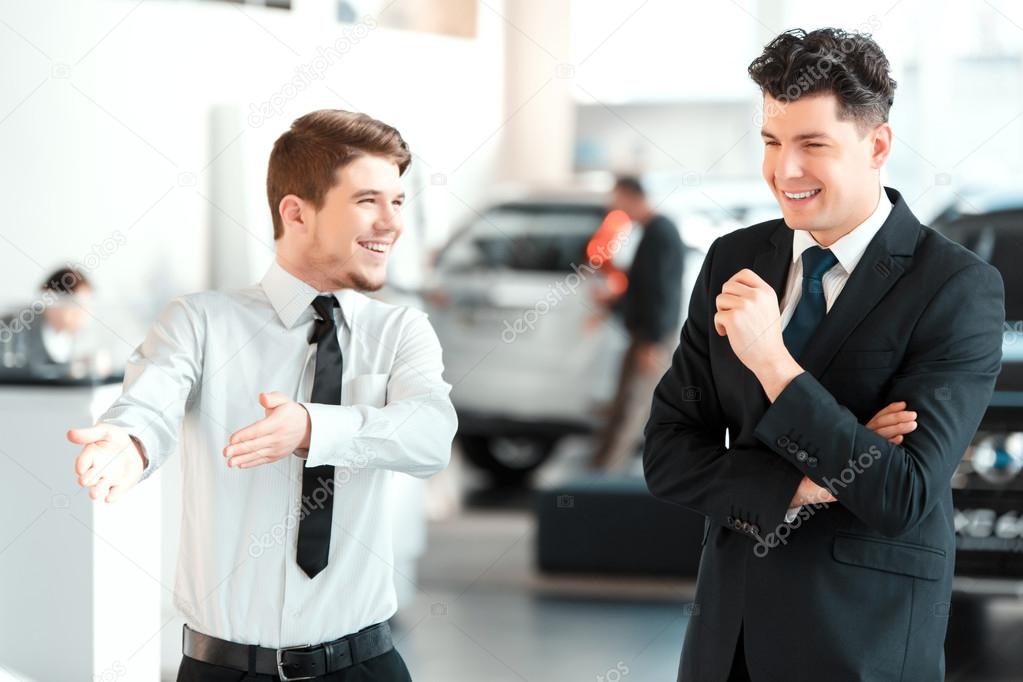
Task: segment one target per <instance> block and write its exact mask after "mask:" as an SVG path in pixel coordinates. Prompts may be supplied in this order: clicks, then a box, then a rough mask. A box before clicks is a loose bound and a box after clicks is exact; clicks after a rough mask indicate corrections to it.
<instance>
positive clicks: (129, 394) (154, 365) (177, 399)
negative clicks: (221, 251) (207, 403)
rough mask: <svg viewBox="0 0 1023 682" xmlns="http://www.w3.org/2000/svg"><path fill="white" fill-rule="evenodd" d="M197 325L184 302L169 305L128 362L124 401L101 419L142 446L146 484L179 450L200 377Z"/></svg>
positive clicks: (200, 332) (112, 406)
mask: <svg viewBox="0 0 1023 682" xmlns="http://www.w3.org/2000/svg"><path fill="white" fill-rule="evenodd" d="M199 320H200V318H199V316H198V315H197V314H196V313H195V311H194V310H193V309H192V307H191V306H190V305H189V304H188V303H187V302H186V300H185V299H183V298H176V299H174V300H172V301H171V302H170V303H168V304H167V306H166V307H165V308H164V310H163V312H161V313H160V316H159V317H158V318H157V320H156V322H155V323H154V324H153V326H152V327H151V328H150V329H149V332H148V333H147V334H146V338H145V340H144V341H143V342H142V344H141V345H140V346H138V347H137V348H136V349H135V350H134V352H133V353H132V354H131V356H130V357H129V358H128V364H127V366H126V367H125V371H124V388H123V391H122V393H121V395H120V397H118V399H117V400H116V401H114V404H113V405H111V406H110V408H109V409H108V410H107V411H106V412H105V413H103V415H102V416H101V417H100V418H99V421H100V422H102V423H105V424H111V425H113V426H119V427H121V428H122V429H124V430H125V431H127V432H128V434H129V435H130V436H133V437H134V438H136V439H137V440H138V441H139V442H140V443H141V444H142V447H143V449H144V450H145V453H144V454H145V456H146V459H147V460H148V463H147V465H146V467H145V469H144V470H143V472H142V480H145V479H146V478H149V476H150V475H151V474H152V473H153V472H154V471H155V470H156V469H158V468H159V467H160V466H161V465H162V464H163V463H164V462H165V461H166V460H167V458H168V457H169V456H170V455H171V454H172V453H173V452H174V450H175V448H176V447H177V444H178V434H179V431H180V428H181V419H182V417H183V416H184V413H185V406H186V404H187V402H188V399H189V397H190V396H191V394H192V392H193V390H194V389H195V388H196V386H198V384H199V380H200V376H201V373H202V370H201V368H202V343H201V341H200V339H201V338H202V336H203V330H202V328H201V325H200V322H199Z"/></svg>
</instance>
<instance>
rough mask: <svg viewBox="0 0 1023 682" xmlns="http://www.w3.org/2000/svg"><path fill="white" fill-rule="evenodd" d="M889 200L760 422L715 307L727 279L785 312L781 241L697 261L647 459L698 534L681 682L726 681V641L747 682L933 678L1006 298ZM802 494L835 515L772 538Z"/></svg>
mask: <svg viewBox="0 0 1023 682" xmlns="http://www.w3.org/2000/svg"><path fill="white" fill-rule="evenodd" d="M885 191H886V192H887V193H888V196H889V197H890V198H891V200H892V202H893V203H894V207H893V209H892V212H891V215H890V216H889V218H888V220H887V221H885V223H884V225H883V226H882V228H881V229H880V231H879V232H878V233H877V234H876V235H875V236H874V238H873V239H872V241H871V242H870V244H869V246H868V247H867V250H866V252H865V254H864V256H863V258H862V260H861V261H860V262H859V264H858V265H857V267H856V269H855V270H854V271H853V273H852V275H851V277H850V279H849V281H848V282H847V283H846V285H845V288H844V289H843V291H842V293H841V295H840V296H839V297H838V299H837V300H836V301H835V302H834V304H833V305H832V308H831V311H830V312H829V314H828V315H827V317H826V318H825V319H824V321H823V322H822V323H821V326H820V327H819V328H818V329H817V331H816V333H815V335H814V337H813V339H812V341H811V342H810V344H809V345H808V346H807V348H806V350H805V351H804V352H803V354H802V356H801V357H797V358H796V360H797V361H798V362H799V363H800V365H801V366H802V367H803V368H804V369H805V372H803V373H802V374H800V375H799V376H798V377H796V379H794V380H793V381H792V382H791V383H790V384H789V385H788V386H787V387H786V388H785V390H784V391H783V392H782V393H781V395H779V396H778V398H777V400H776V401H775V402H774V403H773V404H771V403H770V402H769V401H768V399H767V397H766V395H765V393H764V391H763V389H762V388H761V386H760V384H759V382H758V381H757V379H756V378H755V377H754V375H753V374H752V372H750V371H749V370H747V369H746V368H745V366H743V364H742V363H741V362H740V361H739V359H738V358H737V357H736V356H735V353H733V352H732V349H731V347H730V346H729V343H728V339H727V338H725V337H719V336H718V335H717V333H716V332H715V331H714V324H713V316H714V313H715V305H714V298H715V296H716V295H717V294H718V293H720V291H721V287H722V285H723V284H724V282H725V281H726V280H727V279H728V278H730V277H731V276H732V275H733V274H735V273H736V272H738V271H739V270H741V269H742V268H752V269H753V270H754V271H756V272H757V274H759V275H760V276H761V277H762V278H763V279H764V280H765V281H767V282H769V283H770V284H771V285H772V286H773V287H774V289H775V290H776V291H777V292H778V294H779V298H780V297H781V294H782V292H783V291H784V287H785V280H786V275H787V272H788V268H789V265H790V263H791V254H792V231H791V229H790V228H789V227H788V226H787V225H786V224H785V223H784V222H783V221H781V220H775V221H771V222H767V223H762V224H760V225H756V226H753V227H750V228H746V229H743V230H739V231H737V232H734V233H731V234H728V235H725V236H723V237H721V238H719V239H718V240H717V241H715V242H714V244H713V246H712V247H711V249H710V250H709V252H708V254H707V258H706V260H705V262H704V264H703V268H702V270H701V272H700V276H699V279H698V281H697V283H696V286H695V289H694V290H693V295H692V299H691V302H690V309H689V317H688V319H687V320H686V322H685V325H684V326H683V329H682V335H681V343H680V345H679V347H678V349H677V350H676V351H675V354H674V357H673V361H672V367H671V369H670V370H669V371H668V372H667V374H665V376H664V377H663V378H662V379H661V382H660V384H659V385H658V387H657V389H656V391H655V393H654V398H653V407H652V413H651V417H650V421H649V423H648V424H647V427H646V444H645V451H644V459H643V463H644V469H645V472H646V480H647V485H648V486H649V488H650V490H651V491H652V492H653V494H654V495H656V496H658V497H660V498H662V499H665V500H668V501H671V502H675V503H678V504H680V505H683V506H685V507H688V508H690V509H693V510H695V511H697V512H699V513H701V514H703V515H705V516H706V518H707V530H706V533H705V536H704V549H703V556H702V558H701V561H700V570H699V577H698V585H697V595H696V603H695V604H694V607H693V615H692V617H691V618H690V620H689V625H688V629H687V631H686V637H685V644H684V648H683V654H682V662H681V666H680V670H679V680H686V681H687V682H717V681H718V680H725V679H726V676H727V674H728V669H729V665H730V664H731V661H732V655H733V652H734V650H735V644H736V638H737V636H738V633H739V627H740V625H742V626H743V628H744V639H745V653H746V657H747V660H748V662H749V665H750V672H751V673H752V675H753V679H754V680H756V681H757V682H760V681H761V680H764V681H769V680H770V681H773V680H784V681H785V682H799V681H801V680H822V679H826V680H829V682H842V681H844V680H906V681H909V680H914V681H915V680H920V681H921V682H923V681H926V682H935V681H937V680H941V679H943V678H944V655H943V642H944V638H945V631H946V624H947V618H948V610H949V599H950V594H951V584H952V573H953V563H954V555H955V538H954V529H953V518H952V514H953V507H952V491H951V486H950V480H951V477H952V474H953V471H954V470H955V468H956V466H957V464H958V462H959V460H960V459H961V457H962V455H963V453H964V451H965V449H966V447H967V446H968V445H969V443H970V440H971V439H972V437H973V435H974V433H975V431H976V429H977V426H978V424H979V423H980V419H981V417H982V416H983V413H984V411H985V408H986V407H987V405H988V402H989V400H990V397H991V394H992V391H993V388H994V383H995V378H996V377H997V375H998V372H999V368H1000V362H1001V348H1002V325H1003V322H1004V315H1005V313H1004V297H1003V287H1002V280H1001V277H1000V275H999V274H998V271H997V270H995V268H993V267H991V266H990V265H988V264H987V263H985V262H983V261H981V260H980V259H979V258H977V257H976V256H975V255H974V254H973V253H972V252H970V251H968V250H967V249H965V248H963V247H961V246H959V245H957V244H955V243H953V242H951V241H949V240H947V239H945V238H944V237H942V236H941V235H939V234H937V233H936V232H934V231H933V230H931V229H930V228H928V227H925V226H922V225H921V224H920V223H919V221H917V219H916V218H915V217H914V216H913V214H912V213H911V212H910V210H909V208H908V207H907V206H906V202H905V201H904V200H903V199H902V197H901V196H900V195H899V193H898V192H896V191H894V190H891V189H888V188H886V190H885ZM898 400H905V401H906V402H907V403H908V409H911V410H916V411H917V412H918V418H917V421H918V427H917V429H916V430H915V431H913V432H912V433H910V434H908V435H907V436H906V437H905V440H904V441H903V444H902V445H901V446H897V445H893V444H891V443H889V442H888V441H886V440H885V439H884V438H882V437H881V436H878V435H877V434H875V433H874V432H872V431H870V430H869V429H867V428H866V427H865V426H863V425H864V424H865V423H866V422H867V421H869V420H870V418H871V417H872V416H873V415H874V414H875V413H876V412H877V411H878V410H880V409H881V408H882V407H884V406H886V405H887V404H888V403H890V402H894V401H898ZM726 430H727V431H728V436H729V443H730V444H729V446H728V447H725V444H724V435H725V431H726ZM804 475H806V476H808V477H810V478H811V479H812V480H813V481H814V482H816V483H817V484H819V485H822V486H825V487H829V488H831V489H833V490H834V494H835V496H836V497H837V498H838V502H836V503H832V504H830V505H827V506H826V507H824V506H821V507H806V508H804V509H803V510H802V512H801V515H800V517H799V518H798V519H797V520H796V521H794V522H793V523H792V524H786V523H785V522H784V516H785V512H786V510H787V507H788V504H789V501H790V500H791V499H792V496H793V494H794V493H795V491H796V488H797V486H798V484H799V482H800V480H801V479H802V478H803V476H804Z"/></svg>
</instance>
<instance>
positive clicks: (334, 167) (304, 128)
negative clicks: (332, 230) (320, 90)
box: [266, 109, 412, 240]
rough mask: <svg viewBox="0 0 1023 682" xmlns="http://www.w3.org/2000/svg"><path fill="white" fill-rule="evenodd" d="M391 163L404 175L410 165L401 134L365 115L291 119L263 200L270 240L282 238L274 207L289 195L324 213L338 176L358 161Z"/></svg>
mask: <svg viewBox="0 0 1023 682" xmlns="http://www.w3.org/2000/svg"><path fill="white" fill-rule="evenodd" d="M367 155H372V156H384V157H387V158H390V159H393V160H394V163H395V164H397V166H398V173H399V174H404V172H405V169H407V168H408V166H409V163H410V162H411V160H412V154H411V153H410V152H409V148H408V145H407V144H406V143H405V140H404V139H402V137H401V133H399V132H398V131H397V130H395V129H394V128H392V127H391V126H389V125H387V124H386V123H382V122H380V121H378V120H376V119H374V118H370V117H369V116H367V115H366V114H359V113H354V112H351V111H342V110H341V109H321V110H320V111H314V112H312V113H309V114H306V115H305V116H302V117H301V118H297V119H295V122H294V123H292V124H291V128H290V129H289V130H288V131H287V132H286V133H284V134H283V135H281V136H280V137H279V138H277V141H276V142H275V143H274V148H273V151H271V152H270V164H269V167H268V168H267V172H266V196H267V199H268V200H269V202H270V214H271V215H272V216H273V222H274V240H277V239H280V238H281V236H282V235H283V234H284V225H283V223H282V222H281V216H280V213H279V211H278V207H279V206H280V204H281V199H283V198H284V197H286V196H287V195H289V194H294V195H296V196H299V197H301V198H303V199H305V200H306V201H308V202H310V203H312V204H313V206H315V207H316V209H317V210H319V209H321V208H323V203H324V201H325V200H326V195H327V191H328V190H329V189H330V188H331V187H333V186H334V185H335V184H337V175H336V172H337V171H338V170H339V169H340V168H342V167H344V166H345V165H347V164H349V163H351V162H352V161H354V160H355V159H357V158H359V157H362V156H367Z"/></svg>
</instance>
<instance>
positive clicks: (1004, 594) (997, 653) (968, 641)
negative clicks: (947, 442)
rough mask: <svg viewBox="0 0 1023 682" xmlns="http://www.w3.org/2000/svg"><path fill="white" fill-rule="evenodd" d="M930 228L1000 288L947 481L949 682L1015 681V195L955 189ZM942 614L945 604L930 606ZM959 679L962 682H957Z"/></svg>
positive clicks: (1022, 285)
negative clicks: (981, 405)
mask: <svg viewBox="0 0 1023 682" xmlns="http://www.w3.org/2000/svg"><path fill="white" fill-rule="evenodd" d="M931 225H932V226H933V227H934V228H935V229H936V230H938V231H939V232H941V233H942V234H944V235H945V236H947V237H948V238H950V239H952V240H953V241H956V242H958V243H960V244H962V245H964V246H966V247H967V248H969V249H970V250H971V251H973V252H974V253H976V254H977V255H978V256H980V257H981V258H982V259H984V260H985V261H987V262H989V263H991V264H992V265H994V266H995V267H996V268H997V269H998V271H999V272H1000V273H1001V275H1002V279H1003V281H1004V283H1005V320H1006V321H1005V327H1004V329H1003V337H1002V338H1003V341H1002V371H1001V373H1000V375H999V377H998V380H997V383H996V384H995V393H994V396H993V397H992V400H991V404H990V406H989V407H988V410H987V413H986V414H985V415H984V418H983V420H982V422H981V425H980V428H979V429H978V431H977V434H976V436H975V437H974V439H973V443H972V444H971V445H970V447H969V448H968V450H967V452H966V453H965V455H964V457H963V460H962V462H961V463H960V465H959V468H958V469H957V471H956V473H955V475H954V476H953V479H952V486H953V491H952V493H953V499H954V501H955V520H954V521H955V530H956V570H955V573H956V579H955V583H954V591H953V594H952V602H951V603H950V604H948V605H947V607H948V612H947V615H948V616H949V628H948V636H947V638H946V644H945V647H946V654H947V670H948V672H949V675H950V679H970V680H974V679H976V680H987V679H1019V677H1018V675H1017V676H1015V677H1012V676H1010V677H1004V675H1005V674H1006V672H1008V671H1015V672H1016V673H1019V671H1020V670H1021V669H1023V653H1021V651H1020V648H1019V641H1020V640H1019V635H1020V633H1023V473H1021V472H1023V267H1021V265H1023V263H1021V260H1023V192H1020V191H1019V190H1011V191H992V190H986V191H980V192H961V193H960V194H959V195H958V197H957V201H956V202H955V203H953V204H952V205H950V206H948V207H947V208H946V209H945V210H944V211H942V212H941V213H940V214H939V215H938V216H937V217H936V218H934V219H933V220H932V221H931ZM936 608H944V607H936ZM962 676H966V677H962Z"/></svg>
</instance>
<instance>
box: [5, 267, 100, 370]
mask: <svg viewBox="0 0 1023 682" xmlns="http://www.w3.org/2000/svg"><path fill="white" fill-rule="evenodd" d="M92 292H93V289H92V284H91V283H90V282H89V280H88V278H86V276H85V275H84V274H83V273H82V272H81V270H78V269H76V268H70V267H65V268H60V269H58V270H56V271H54V272H52V273H51V274H50V275H49V276H48V277H47V278H46V279H45V280H43V284H42V286H41V287H40V293H41V296H40V298H39V299H38V300H37V302H35V303H33V304H32V305H30V306H28V307H27V308H25V309H24V310H22V312H20V313H15V314H13V315H9V316H7V317H5V318H3V319H2V320H0V330H3V337H4V341H5V342H4V343H3V355H4V357H3V362H2V365H3V366H4V367H5V368H7V369H15V370H17V371H19V372H24V373H28V374H38V375H45V376H50V375H53V376H60V375H67V374H68V373H69V372H70V368H71V361H72V358H73V357H74V351H75V344H76V340H77V337H78V335H79V333H80V332H81V331H82V329H83V328H84V327H85V324H86V321H87V317H88V308H89V306H90V304H91V301H92ZM37 308H42V309H43V310H42V314H41V315H38V314H36V309H37Z"/></svg>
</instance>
